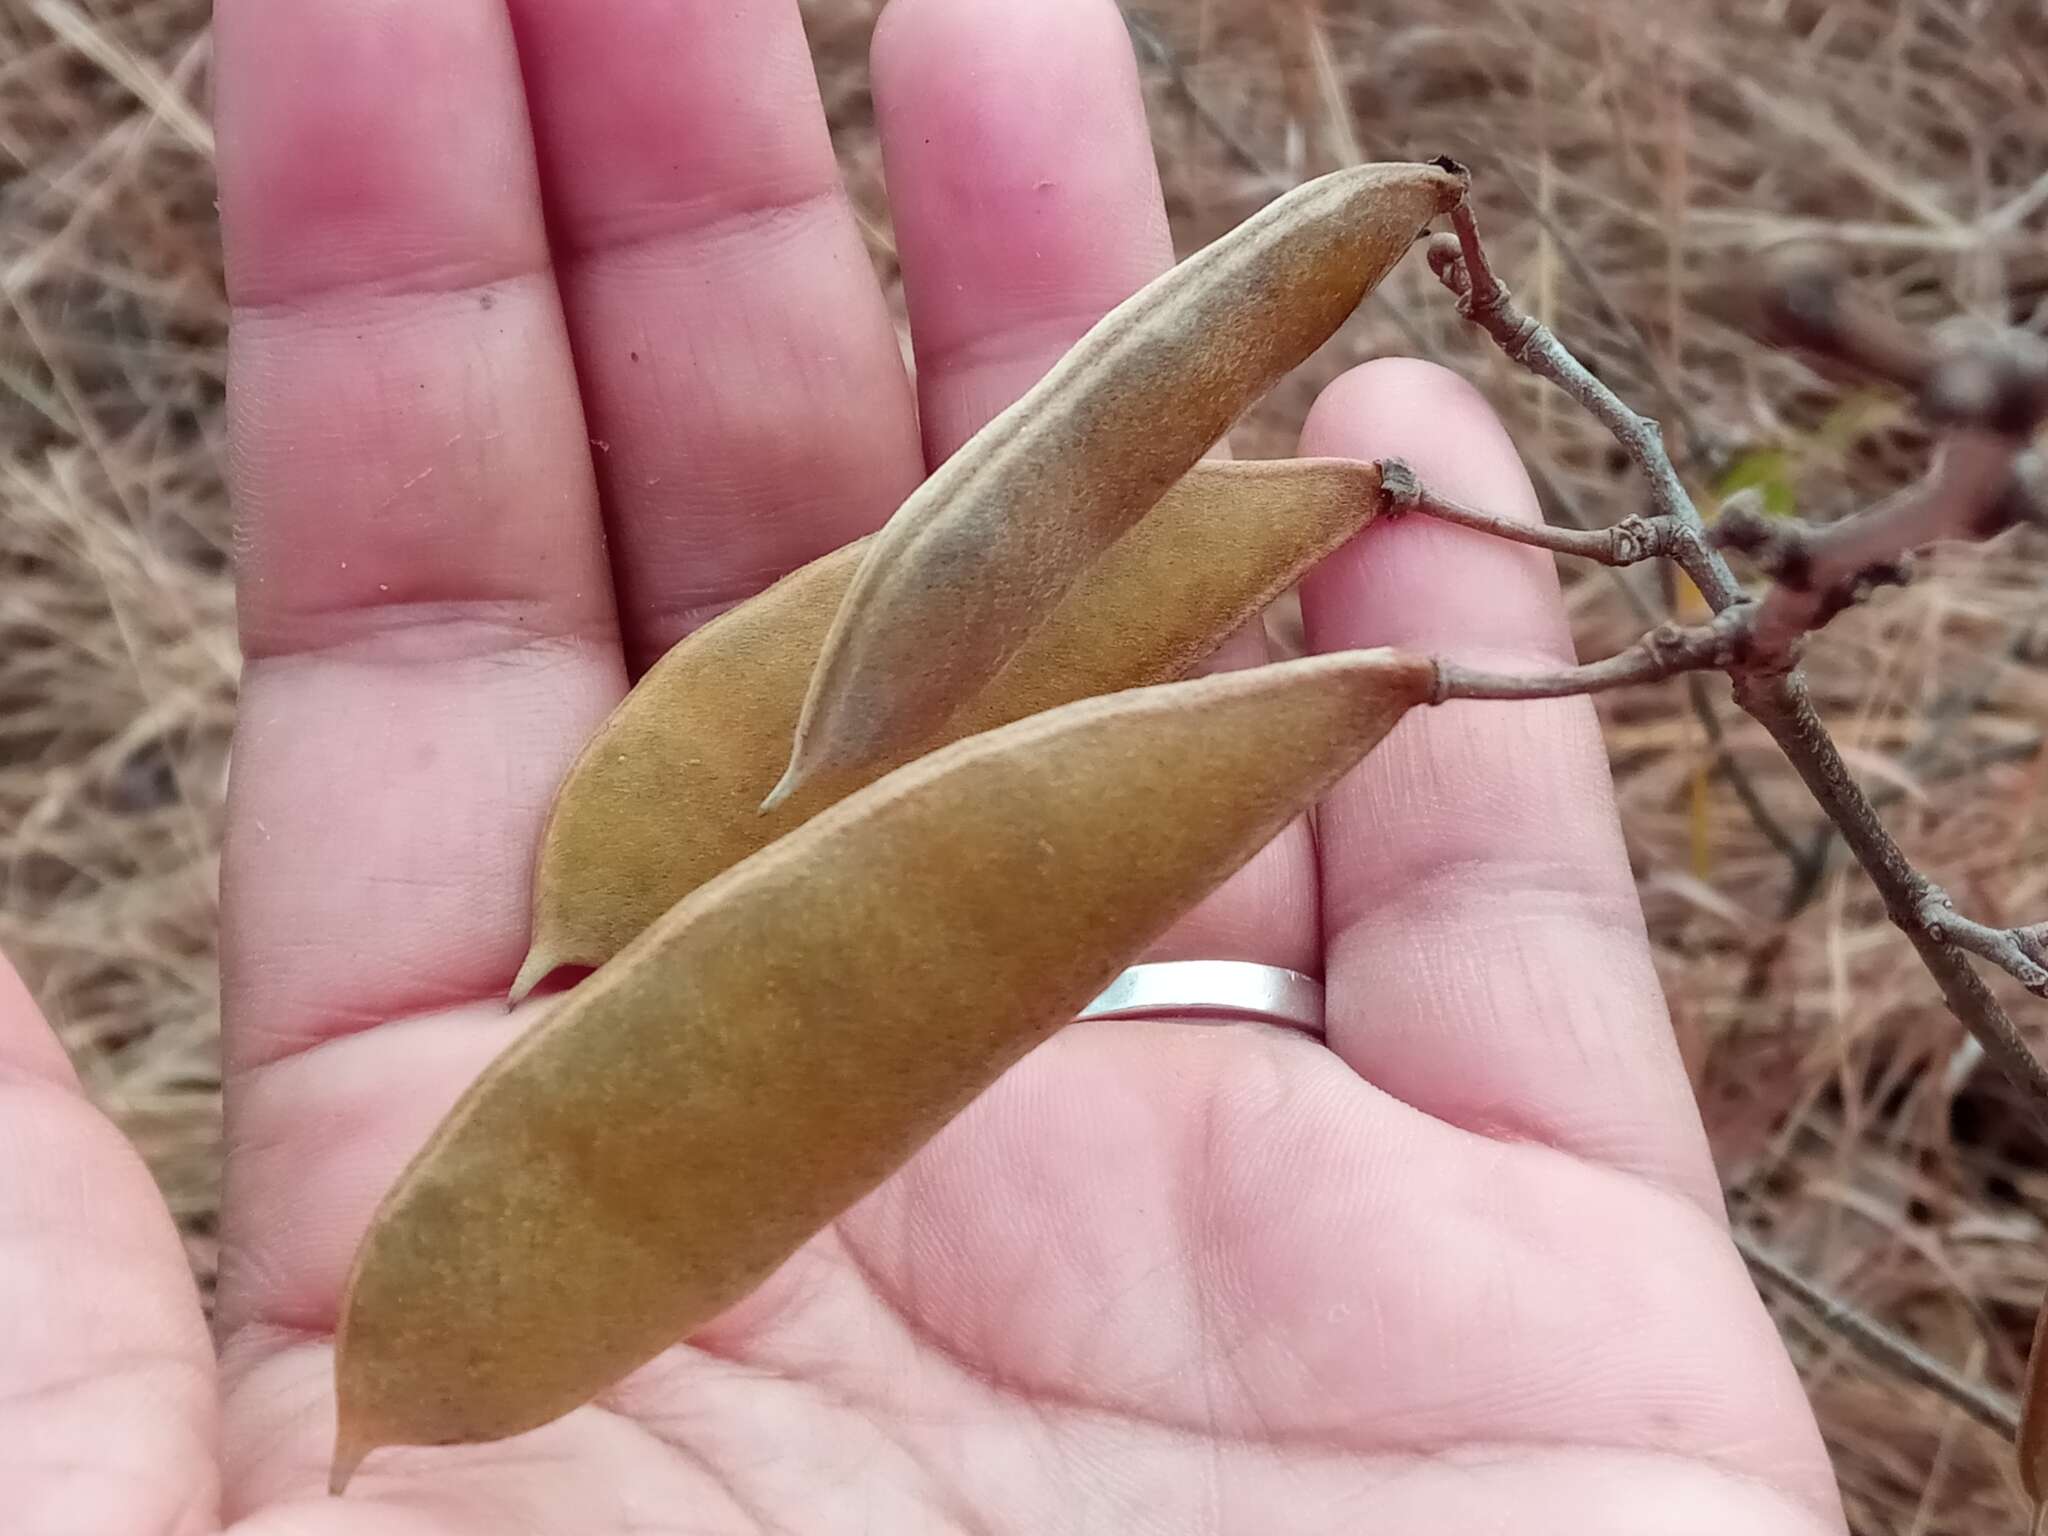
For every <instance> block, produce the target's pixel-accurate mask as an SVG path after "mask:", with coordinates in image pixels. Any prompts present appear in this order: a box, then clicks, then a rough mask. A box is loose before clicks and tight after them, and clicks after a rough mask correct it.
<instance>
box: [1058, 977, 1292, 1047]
mask: <svg viewBox="0 0 2048 1536" xmlns="http://www.w3.org/2000/svg"><path fill="white" fill-rule="evenodd" d="M1075 1017H1076V1018H1081V1019H1160V1018H1174V1019H1185V1018H1209V1019H1248V1020H1253V1021H1256V1022H1258V1023H1262V1024H1277V1025H1279V1026H1280V1027H1281V1028H1282V1029H1298V1030H1300V1031H1302V1033H1304V1034H1309V1035H1314V1036H1315V1037H1316V1038H1317V1039H1321V1038H1322V1035H1323V984H1322V983H1321V982H1320V981H1317V980H1316V979H1315V977H1313V976H1304V975H1302V973H1301V972H1300V971H1290V970H1286V969H1284V968H1282V967H1280V966H1277V965H1254V964H1252V963H1251V962H1250V961H1248V960H1171V961H1166V962H1163V963H1160V964H1157V965H1134V966H1132V967H1131V968H1130V969H1129V970H1127V971H1125V972H1124V973H1123V974H1122V975H1121V976H1119V977H1117V979H1116V980H1115V981H1112V982H1111V983H1110V984H1109V985H1108V986H1107V987H1105V988H1103V990H1102V991H1101V993H1100V994H1098V995H1097V997H1096V999H1095V1001H1094V1002H1092V1003H1090V1004H1089V1005H1088V1006H1087V1007H1086V1008H1083V1009H1082V1010H1081V1011H1080V1013H1078V1014H1077V1015H1075Z"/></svg>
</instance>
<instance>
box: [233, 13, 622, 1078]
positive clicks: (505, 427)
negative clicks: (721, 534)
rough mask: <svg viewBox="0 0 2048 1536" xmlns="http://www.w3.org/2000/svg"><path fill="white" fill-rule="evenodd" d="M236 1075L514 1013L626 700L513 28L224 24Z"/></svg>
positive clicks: (444, 18)
mask: <svg viewBox="0 0 2048 1536" xmlns="http://www.w3.org/2000/svg"><path fill="white" fill-rule="evenodd" d="M215 39H216V46H217V48H218V50H219V60H220V84H219V100H218V122H219V138H220V178H221V183H220V191H221V202H222V214H223V219H224V229H225V242H226V252H227V263H228V273H229V284H230V297H231V299H232V300H233V303H234V307H235V321H234V331H233V337H232V341H231V370H232V384H233V388H232V398H231V417H230V431H231V435H232V449H233V455H234V470H235V473H234V488H235V492H236V504H237V514H238V517H239V519H240V523H241V530H242V531H241V550H240V555H241V560H240V570H239V578H240V581H239V591H240V600H241V619H242V634H243V642H244V645H245V647H246V650H247V654H248V658H249V665H248V669H247V672H246V674H245V678H244V683H243V692H242V701H241V722H240V729H239V733H238V736H237V739H236V752H235V764H234V775H233V783H232V792H231V804H230V825H229V831H228V844H227V849H226V853H225V864H224V872H223V885H224V901H225V907H226V911H225V920H224V944H225V950H224V964H225V981H226V988H227V993H226V1025H227V1040H226V1048H227V1055H228V1065H229V1069H230V1073H231V1074H232V1073H234V1072H237V1071H240V1070H241V1069H243V1068H246V1067H248V1066H250V1065H251V1064H253V1063H256V1062H260V1061H264V1060H268V1059H271V1058H274V1057H276V1056H279V1055H283V1054H288V1053H290V1052H292V1051H296V1050H300V1049H303V1048H305V1047H306V1046H308V1045H311V1044H313V1043H315V1042H317V1041H320V1040H323V1039H326V1038H328V1037H330V1036H332V1035H334V1034H337V1033H343V1032H347V1031H350V1030H353V1029H357V1028H361V1027H364V1026H366V1025H368V1024H371V1023H375V1022H378V1021H380V1020H382V1019H385V1018H387V1017H389V1016H391V1015H393V1014H396V1013H401V1012H406V1011H409V1010H415V1009H425V1008H430V1007H434V1006H437V1005H440V1004H445V1003H448V1002H450V1001H454V1000H458V999H462V998H471V997H477V996H481V995H488V994H491V993H495V992H498V991H500V990H501V989H502V988H503V987H504V986H505V985H506V983H507V982H508V980H509V978H510V976H511V974H512V972H513V969H514V968H515V966H516V964H517V961H518V957H519V953H520V949H521V947H522V940H523V937H524V930H525V924H526V911H525V906H526V889H527V866H528V863H529V861H530V859H531V857H532V848H533V841H534V837H535V835H536V832H537V828H538V824H539V819H540V816H541V814H542V811H543V808H544V806H545V803H546V800H547V797H548V796H549V794H550V793H551V792H552V790H553V788H554V785H555V783H556V782H557V780H558V779H559V777H560V775H561V772H562V770H563V768H564V766H565V765H566V761H567V758H568V756H569V754H570V753H571V752H573V750H574V749H575V747H576V746H577V745H578V743H580V741H581V740H582V739H583V738H584V736H585V735H586V734H587V733H588V731H589V729H590V728H591V727H592V726H593V725H595V723H596V722H597V721H598V720H599V719H600V718H602V716H603V714H604V712H605V710H606V709H607V708H608V707H609V706H610V705H611V704H612V703H613V702H615V701H616V699H617V697H618V693H619V690H620V688H621V686H622V668H621V665H620V658H619V653H618V648H617V641H616V629H615V625H614V620H613V614H612V605H611V596H610V590H609V580H608V576H607V572H606V568H605V563H604V552H603V538H602V530H601V527H600V524H599V521H598V517H597V511H596V493H595V487H594V484H593V481H592V477H591V471H590V463H589V454H588V449H587V444H586V442H585V435H584V428H583V421H582V416H581V412H580V408H579V406H578V404H577V396H576V380H575V371H574V369H573V367H572V366H571V363H570V358H569V352H568V345H567V340H566V334H565V330H564V327H563V324H562V320H561V314H560V305H559V302H558V300H557V298H556V295H555V289H554V283H553V279H552V277H551V275H550V272H549V269H548V260H547V245H546V240H545V238H544V228H543V224H542V219H541V212H540V201H539V194H538V187H537V183H536V180H535V176H534V170H533V164H532V156H531V148H530V144H529V140H528V135H527V130H526V120H525V115H524V111H523V107H522V104H521V95H520V86H519V73H518V67H517V61H516V57H515V54H514V50H513V46H512V39H511V35H510V30H509V27H508V26H507V24H506V20H505V17H504V14H503V11H502V8H501V7H500V6H499V4H498V3H497V0H444V3H441V4H435V5H417V4H412V3H410V0H300V3H295V4H292V5H276V4H272V3H270V0H222V3H221V4H220V5H219V7H218V10H217V21H216V31H215Z"/></svg>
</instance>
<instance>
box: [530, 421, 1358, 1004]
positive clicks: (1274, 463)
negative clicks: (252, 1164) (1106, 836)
mask: <svg viewBox="0 0 2048 1536" xmlns="http://www.w3.org/2000/svg"><path fill="white" fill-rule="evenodd" d="M1383 504H1384V498H1383V497H1382V495H1381V491H1380V480H1379V470H1378V468H1377V467H1376V466H1374V465H1371V464H1364V463H1358V462H1355V461H1352V460H1347V459H1277V460H1271V461H1267V462H1262V463H1245V464H1233V463H1222V462H1209V461H1205V462H1203V463H1200V464H1197V465H1196V466H1195V467H1194V468H1193V469H1191V470H1190V471H1189V472H1188V473H1187V474H1186V475H1185V476H1184V477H1183V478H1182V479H1181V480H1180V482H1179V483H1178V484H1176V485H1175V486H1173V487H1172V488H1171V489H1170V490H1169V491H1168V492H1167V494H1166V495H1165V496H1164V497H1163V498H1162V499H1161V500H1160V502H1159V504H1158V505H1157V506H1155V507H1154V508H1153V509H1152V511H1151V512H1150V513H1148V514H1147V515H1146V516H1145V517H1144V518H1143V519H1142V520H1141V521H1140V522H1139V523H1138V525H1137V526H1136V527H1135V528H1133V529H1131V531H1130V532H1129V533H1127V534H1125V535H1124V536H1123V538H1121V539H1119V540H1118V541H1117V542H1116V544H1115V545H1113V546H1112V547H1111V549H1110V551H1109V553H1108V554H1106V555H1105V556H1104V557H1103V558H1102V559H1101V560H1099V561H1098V562H1096V564H1095V565H1094V566H1092V567H1091V568H1090V569H1089V570H1088V571H1087V572H1086V573H1085V574H1084V575H1083V576H1082V578H1081V579H1080V580H1079V581H1078V582H1076V583H1075V585H1074V587H1073V588H1072V590H1071V591H1069V592H1068V593H1067V595H1066V597H1065V598H1064V599H1063V600H1062V601H1061V602H1060V603H1059V605H1058V606H1057V608H1055V610H1054V612H1053V616H1052V618H1051V619H1049V620H1048V621H1047V622H1046V623H1045V624H1043V625H1041V626H1040V627H1039V628H1038V629H1037V630H1036V631H1035V632H1034V633H1033V634H1032V636H1031V638H1030V639H1029V640H1027V641H1026V642H1025V645H1024V648H1023V650H1021V651H1020V652H1019V653H1018V654H1017V655H1016V657H1015V658H1014V659H1012V660H1011V662H1010V664H1009V665H1008V666H1006V667H1005V668H1004V669H1003V670H1002V672H1001V673H999V674H998V675H997V676H996V678H995V679H994V681H992V682H991V683H990V684H989V686H988V687H987V688H985V689H983V690H982V692H981V693H980V694H979V695H978V696H976V697H975V698H974V699H973V700H971V701H970V702H969V704H968V706H967V708H966V709H965V710H964V711H962V712H961V713H960V714H959V715H957V716H955V717H954V718H953V719H952V720H950V721H947V722H945V723H944V724H943V725H942V726H941V727H940V728H939V729H938V730H937V731H936V732H935V733H934V736H933V739H930V740H927V741H920V742H915V743H912V744H911V745H910V747H909V748H908V749H906V750H901V751H898V752H896V753H893V754H890V755H889V756H888V757H887V758H885V759H883V760H882V761H880V762H878V763H875V764H872V765H869V766H868V767H866V768H863V769H859V770H854V771H850V772H842V773H836V774H826V775H823V776H821V777H820V778H818V779H815V780H813V781H812V782H811V783H810V784H808V785H806V786H805V787H804V788H803V789H801V790H799V791H798V792H797V793H796V794H795V795H793V796H791V797H790V798H789V799H788V800H787V801H785V802H783V803H782V804H780V805H778V806H777V807H776V808H775V809H774V810H773V811H770V812H768V813H766V814H762V813H761V812H760V810H759V806H760V804H761V800H762V797H763V796H764V795H766V794H767V793H768V791H769V790H770V789H772V788H773V787H774V785H775V780H776V776H777V775H778V774H780V773H781V771H782V768H783V765H784V763H785V761H786V760H787V757H788V753H789V741H790V736H791V733H792V732H793V731H794V730H795V728H796V720H797V714H798V711H799V710H800V709H801V708H802V706H803V697H804V690H805V689H806V687H807V686H808V685H809V682H810V675H811V669H812V667H813V666H814V665H815V664H816V662H817V656H818V648H819V646H820V645H822V644H823V643H824V638H825V631H826V629H827V628H828V627H829V626H830V624H831V622H832V615H833V614H834V613H835V612H836V611H837V609H838V607H839V602H840V599H841V598H842V597H843V596H844V595H845V592H846V588H847V585H848V583H849V582H851V581H852V579H853V573H854V569H855V566H856V565H857V563H858V560H859V557H860V550H859V548H858V547H854V546H849V547H848V548H846V549H842V550H838V551H835V552H834V553H832V554H829V555H826V556H824V557H823V558H822V559H819V560H815V561H813V562H812V563H811V564H809V565H807V566H805V567H804V568H803V569H802V570H800V571H797V572H796V573H794V574H793V575H791V576H789V577H787V578H786V579H784V580H783V581H780V582H777V583H776V584H775V585H774V586H773V587H771V588H769V589H768V590H767V591H766V592H763V593H762V594H761V595H760V596H758V597H756V598H754V599H753V600H752V601H750V602H747V603H744V604H742V605H741V606H740V607H738V608H735V609H734V610H732V611H731V612H730V613H727V614H724V615H721V616H720V617H719V618H717V619H715V620H713V621H712V622H711V623H710V624H707V625H706V626H705V627H704V628H702V629H700V630H698V631H697V632H696V633H695V634H694V635H691V636H690V637H689V638H688V639H686V640H683V641H682V642H680V643H679V644H677V645H676V646H675V647H674V648H673V649H672V650H670V652H669V653H668V654H667V655H666V656H664V657H663V658H662V659H661V660H660V661H659V662H658V663H656V664H655V666H654V667H653V668H652V669H651V670H650V671H649V672H648V673H647V675H646V676H645V677H643V678H642V679H641V680H640V681H639V683H638V684H637V685H636V686H635V687H634V689H633V691H632V692H631V693H630V694H628V695H627V697H626V699H625V701H624V702H623V703H622V704H621V705H620V706H619V708H618V709H617V710H616V711H614V712H613V714H612V717H611V718H610V719H609V720H607V721H606V722H605V724H604V726H603V727H602V728H601V729H600V730H599V731H598V733H597V734H596V735H595V736H594V737H592V739H591V741H590V743H589V745H588V746H586V747H585V748H584V750H583V753H582V755H581V756H579V757H578V758H577V760H576V762H575V764H574V765H573V766H572V767H571V769H570V771H569V774H568V777H567V778H566V779H564V780H563V783H562V787H561V789H560V790H559V791H558V792H557V793H556V796H555V802H554V807H553V809H552V810H551V811H550V813H549V816H548V822H547V826H546V828H545V830H544V831H543V832H542V834H541V846H540V853H539V856H538V858H537V859H536V860H535V862H534V877H533V880H534V893H533V934H532V944H531V948H530V950H529V952H528V955H527V959H526V963H525V964H524V965H523V966H522V967H521V968H520V972H519V978H518V980H517V981H516V982H515V983H514V984H513V988H512V1000H513V1001H514V1002H517V1001H518V1000H519V999H520V998H521V997H523V996H525V995H526V994H527V993H528V992H529V991H531V990H532V988H533V987H534V986H535V984H537V983H538V982H539V981H540V980H541V979H542V978H543V977H545V976H547V975H548V974H549V973H551V972H552V971H554V970H555V969H556V968H558V967H560V966H564V965H587V966H595V965H601V964H603V963H604V962H605V961H606V960H608V959H610V958H611V957H612V956H613V955H614V954H616V953H617V952H618V951H619V950H620V948H622V947H623V946H624V945H625V944H626V942H627V941H628V940H629V939H631V938H632V937H633V936H634V935H635V934H637V933H639V932H640V930H641V929H643V928H645V927H646V926H647V925H648V924H649V923H651V922H653V921H654V920H655V918H657V917H659V916H660V915H661V914H662V913H663V912H666V911H667V910H668V909H669V908H670V907H672V906H674V905H675V904H676V903H677V902H678V901H680V900H681V899H682V898H683V897H684V896H687V895H688V894H689V893H690V892H691V891H692V890H694V889H696V888H697V887H698V886H699V885H702V884H703V883H704V882H705V881H706V880H709V879H710V878H711V877H712V876H713V875H716V874H718V873H719V872H720V871H722V870H724V869H727V868H729V867H730V866H732V865H734V864H737V863H738V862H739V861H740V860H741V859H743V858H745V857H746V856H747V855H748V854H750V853H752V852H754V851H755V850H756V849H758V848H763V847H766V846H767V845H768V844H769V843H771V842H773V841H774V840H775V839H776V838H778V837H780V836H781V835H782V834H783V833H785V832H787V831H788V830H789V829H790V828H791V827H794V826H797V825H799V824H800V823H802V822H804V821H806V820H808V819H809V818H810V817H812V816H814V815H816V814H817V812H819V811H820V810H822V809H824V808H825V807H826V806H827V805H830V804H832V803H833V802H834V801H836V800H838V799H840V798H842V797H843V796H845V795H846V794H849V793H851V792H852V791H853V790H854V789H857V788H859V787H860V786H861V785H862V784H865V783H869V782H871V781H872V780H874V779H875V778H878V777H880V776H881V774H882V773H884V772H886V771H887V770H888V769H890V768H894V767H896V766H898V765H899V764H901V763H904V762H908V761H909V760H910V759H911V758H913V757H915V756H917V755H918V753H919V752H920V751H923V750H927V749H929V748H931V747H934V746H938V745H941V744H943V743H944V742H947V741H953V740H957V739H958V738H960V737H962V736H968V735H972V734H974V733H976V732H978V731H984V730H989V729H992V728H993V727H995V726H998V725H1006V724H1008V723H1009V722H1010V721H1012V720H1021V719H1022V718H1024V716H1026V715H1032V714H1036V713H1038V712H1039V711H1040V710H1043V709H1050V708H1052V707H1053V706H1054V705H1056V704H1065V703H1068V702H1070V701H1072V700H1074V699H1083V698H1088V697H1091V696H1092V695H1095V694H1098V693H1111V692H1115V691H1116V690H1118V689H1122V688H1134V687H1138V686H1141V685H1143V684H1146V683H1159V682H1165V681H1167V680H1168V679H1170V678H1174V677H1178V676H1180V675H1181V674H1182V673H1184V672H1185V671H1187V669H1188V668H1190V667H1191V666H1193V665H1194V664H1195V663H1196V662H1198V661H1199V660H1201V658H1202V657H1204V656H1206V655H1208V654H1209V653H1210V652H1211V651H1213V650H1214V649H1215V648H1216V647H1217V646H1219V645H1221V644H1222V643H1223V641H1224V640H1225V639H1227V638H1228V637H1229V636H1230V635H1231V634H1232V633H1233V632H1234V631H1235V630H1236V629H1237V628H1238V626H1239V625H1241V624H1243V623H1244V622H1245V621H1246V620H1247V619H1249V618H1251V617H1252V616H1253V615H1255V614H1256V613H1257V612H1258V611H1259V610H1260V609H1261V608H1263V607H1264V606H1265V605H1266V604H1267V603H1269V602H1271V601H1272V600H1273V599H1274V598H1275V597H1276V596H1278V595H1279V594H1280V593H1281V592H1282V591H1284V590H1285V589H1286V588H1287V587H1288V586H1289V585H1291V584H1292V583H1293V582H1294V581H1296V580H1297V579H1298V578H1299V577H1300V576H1301V575H1302V574H1303V573H1304V572H1306V571H1307V570H1308V569H1309V567H1311V566H1313V565H1314V564H1315V563H1316V562H1317V561H1318V560H1320V559H1321V558H1322V557H1323V556H1324V555H1326V554H1328V553H1329V552H1330V551H1331V550H1332V549H1334V548H1336V547H1337V546H1338V545H1339V544H1341V543H1343V542H1344V540H1345V539H1347V538H1349V537H1350V536H1351V535H1352V534H1353V533H1355V532H1356V531H1357V530H1358V529H1359V528H1361V527H1363V526H1364V525H1365V524H1366V523H1367V522H1369V521H1370V520H1371V519H1372V518H1373V516H1374V515H1375V514H1376V513H1377V512H1378V511H1379V510H1380V509H1381V507H1382V506H1383Z"/></svg>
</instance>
